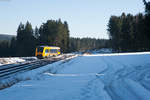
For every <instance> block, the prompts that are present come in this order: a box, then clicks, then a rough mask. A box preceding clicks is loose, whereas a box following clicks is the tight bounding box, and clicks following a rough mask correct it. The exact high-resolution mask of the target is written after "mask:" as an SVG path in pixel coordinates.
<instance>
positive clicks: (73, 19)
mask: <svg viewBox="0 0 150 100" xmlns="http://www.w3.org/2000/svg"><path fill="white" fill-rule="evenodd" d="M122 12H125V13H131V14H133V15H135V14H137V13H139V12H142V13H143V12H144V5H143V2H142V0H6V1H5V0H0V34H5V33H9V34H13V35H16V30H17V27H18V25H19V23H20V22H23V23H25V22H26V21H27V20H28V21H29V22H31V24H32V26H33V28H34V27H35V26H38V27H39V26H40V25H41V24H42V23H43V22H46V21H47V20H48V19H54V20H57V19H59V18H61V19H62V21H67V22H68V24H69V29H70V36H72V37H95V38H108V35H107V24H108V21H109V18H110V16H111V15H117V16H119V15H121V13H122Z"/></svg>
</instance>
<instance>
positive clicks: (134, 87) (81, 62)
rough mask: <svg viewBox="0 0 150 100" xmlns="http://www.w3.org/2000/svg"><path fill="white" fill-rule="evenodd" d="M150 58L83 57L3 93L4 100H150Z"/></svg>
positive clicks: (0, 96)
mask: <svg viewBox="0 0 150 100" xmlns="http://www.w3.org/2000/svg"><path fill="white" fill-rule="evenodd" d="M149 59H150V53H149V52H146V53H131V54H107V55H106V54H105V55H103V54H101V55H85V56H79V57H76V58H74V59H72V60H69V61H66V62H63V63H60V64H58V65H57V64H56V65H53V66H52V65H51V64H50V65H48V66H49V69H48V70H47V71H45V72H44V73H42V74H39V75H37V76H34V77H35V78H33V79H32V80H28V81H22V82H20V83H17V84H15V85H13V86H12V87H10V88H7V89H4V90H1V91H0V100H10V99H11V100H20V99H21V100H150V85H149V84H150V60H149ZM48 66H46V67H48Z"/></svg>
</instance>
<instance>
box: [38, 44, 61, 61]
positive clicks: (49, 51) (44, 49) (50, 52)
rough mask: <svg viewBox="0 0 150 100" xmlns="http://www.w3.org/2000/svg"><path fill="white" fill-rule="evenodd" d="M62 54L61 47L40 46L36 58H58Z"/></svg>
mask: <svg viewBox="0 0 150 100" xmlns="http://www.w3.org/2000/svg"><path fill="white" fill-rule="evenodd" d="M60 54H61V51H60V47H56V46H38V47H36V51H35V56H36V57H37V58H39V59H43V58H48V57H52V56H58V55H60Z"/></svg>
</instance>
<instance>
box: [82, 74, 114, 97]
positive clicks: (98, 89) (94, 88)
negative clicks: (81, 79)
mask: <svg viewBox="0 0 150 100" xmlns="http://www.w3.org/2000/svg"><path fill="white" fill-rule="evenodd" d="M80 99H81V100H111V98H110V97H109V95H108V94H107V92H106V91H105V90H104V84H103V83H102V82H101V81H100V80H99V78H98V77H96V76H95V77H94V78H93V79H92V80H90V81H89V82H88V83H87V85H85V87H84V88H82V89H81V97H80Z"/></svg>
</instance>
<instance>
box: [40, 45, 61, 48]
mask: <svg viewBox="0 0 150 100" xmlns="http://www.w3.org/2000/svg"><path fill="white" fill-rule="evenodd" d="M38 47H51V48H60V47H57V46H47V45H45V46H44V45H42V46H38Z"/></svg>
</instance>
